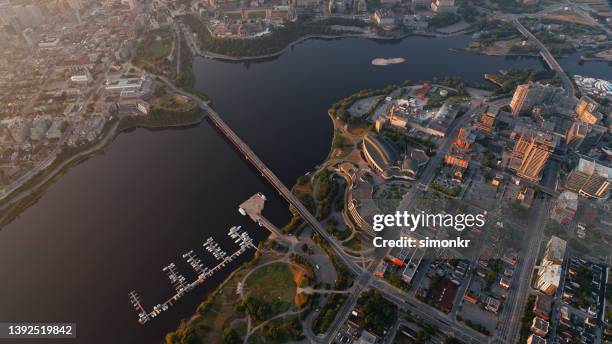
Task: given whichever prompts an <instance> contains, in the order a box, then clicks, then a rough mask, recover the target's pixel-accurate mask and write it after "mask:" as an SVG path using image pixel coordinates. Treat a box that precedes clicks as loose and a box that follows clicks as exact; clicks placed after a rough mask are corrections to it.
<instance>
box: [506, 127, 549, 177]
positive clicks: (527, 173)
mask: <svg viewBox="0 0 612 344" xmlns="http://www.w3.org/2000/svg"><path fill="white" fill-rule="evenodd" d="M555 146H556V140H555V137H553V136H552V135H550V134H545V133H542V132H538V131H531V130H528V131H525V132H522V133H519V138H518V140H517V141H516V144H515V146H514V150H513V152H512V157H511V159H510V165H509V167H510V169H512V170H514V171H515V172H516V174H517V175H518V176H519V177H521V178H525V179H527V180H530V181H533V182H538V181H540V179H541V177H542V170H543V169H544V165H545V164H546V162H547V161H548V158H549V157H550V155H551V154H552V152H553V150H554V148H555Z"/></svg>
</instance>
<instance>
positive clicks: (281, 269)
mask: <svg viewBox="0 0 612 344" xmlns="http://www.w3.org/2000/svg"><path fill="white" fill-rule="evenodd" d="M245 288H246V289H245V290H246V291H247V293H248V296H252V297H256V298H258V299H260V300H262V301H264V302H266V303H271V302H272V301H280V302H281V303H282V304H283V305H284V306H285V307H283V308H285V310H289V309H291V308H293V305H294V299H295V292H296V284H295V282H294V273H293V272H292V270H291V268H290V267H289V265H287V264H285V263H276V264H271V265H267V266H264V267H262V268H259V269H257V270H255V271H254V272H253V273H252V274H251V275H250V276H249V277H248V278H247V280H246V283H245Z"/></svg>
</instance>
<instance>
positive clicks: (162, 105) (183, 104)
mask: <svg viewBox="0 0 612 344" xmlns="http://www.w3.org/2000/svg"><path fill="white" fill-rule="evenodd" d="M153 106H154V107H155V108H157V109H160V110H168V111H173V112H187V111H191V110H193V109H194V108H195V107H196V103H195V101H193V99H191V98H187V97H185V96H178V95H165V96H162V97H158V98H155V99H154V100H153Z"/></svg>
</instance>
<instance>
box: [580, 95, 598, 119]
mask: <svg viewBox="0 0 612 344" xmlns="http://www.w3.org/2000/svg"><path fill="white" fill-rule="evenodd" d="M598 108H599V104H597V102H596V101H594V100H593V99H591V98H590V97H587V96H583V97H582V98H580V101H579V102H578V105H577V106H576V114H577V115H578V119H579V120H581V121H583V122H585V123H588V124H591V125H592V124H595V123H597V122H598V121H599V120H600V119H601V118H602V116H601V114H600V113H598V112H597V109H598Z"/></svg>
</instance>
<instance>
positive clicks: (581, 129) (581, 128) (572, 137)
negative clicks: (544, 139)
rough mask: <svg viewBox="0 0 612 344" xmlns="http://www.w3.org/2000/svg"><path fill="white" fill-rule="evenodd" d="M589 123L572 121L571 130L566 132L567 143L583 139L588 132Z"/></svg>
mask: <svg viewBox="0 0 612 344" xmlns="http://www.w3.org/2000/svg"><path fill="white" fill-rule="evenodd" d="M588 131H589V128H588V125H587V124H585V123H582V122H580V121H574V122H572V125H571V126H570V128H569V130H568V131H567V133H566V134H565V143H566V144H570V143H572V142H574V141H576V140H582V139H584V138H585V137H586V135H587V134H588Z"/></svg>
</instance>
